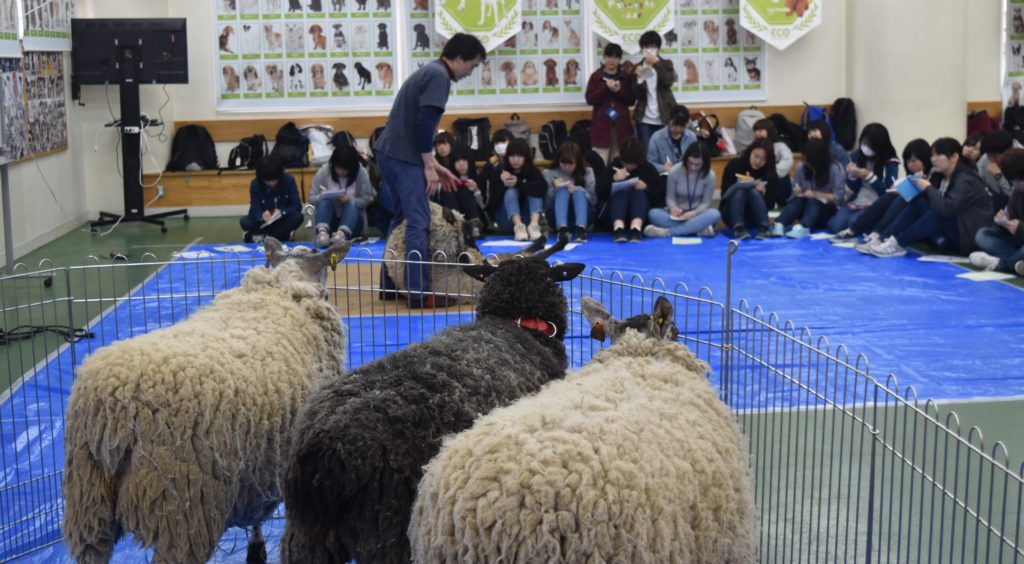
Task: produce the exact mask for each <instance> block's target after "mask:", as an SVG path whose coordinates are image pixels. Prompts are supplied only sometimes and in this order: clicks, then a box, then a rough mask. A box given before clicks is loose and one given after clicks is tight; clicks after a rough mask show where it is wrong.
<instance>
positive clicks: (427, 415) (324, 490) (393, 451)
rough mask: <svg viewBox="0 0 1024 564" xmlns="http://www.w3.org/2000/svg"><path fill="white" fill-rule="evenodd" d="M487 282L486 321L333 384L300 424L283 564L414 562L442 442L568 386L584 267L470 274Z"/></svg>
mask: <svg viewBox="0 0 1024 564" xmlns="http://www.w3.org/2000/svg"><path fill="white" fill-rule="evenodd" d="M465 268H466V269H467V271H468V272H470V273H471V274H472V275H473V276H476V277H478V278H482V279H483V278H485V279H486V283H485V284H484V286H483V289H482V291H481V293H480V300H479V303H478V304H477V307H476V313H477V319H476V321H474V322H472V323H469V324H465V325H461V326H458V327H453V328H450V329H448V330H446V331H445V332H443V333H441V334H439V335H436V336H434V337H433V338H432V339H430V340H428V341H425V342H422V343H419V344H415V345H412V346H410V347H408V348H407V349H405V350H403V351H400V352H397V353H394V354H392V355H390V356H387V357H385V358H383V359H380V360H377V361H375V362H372V363H370V364H367V365H365V366H363V367H362V368H360V369H359V370H358V371H356V372H355V373H353V374H352V375H351V376H350V377H346V378H336V379H331V380H323V381H322V382H323V384H322V385H320V386H318V387H317V389H316V390H315V391H314V392H313V393H311V394H310V396H309V398H307V400H306V402H305V404H304V405H303V407H302V410H301V412H300V414H299V418H298V420H297V422H296V425H295V428H294V432H293V436H292V444H293V449H292V452H291V454H290V455H289V457H290V462H289V465H288V470H287V472H286V474H285V486H284V499H285V519H286V522H285V532H284V537H283V538H282V541H281V561H282V562H295V563H303V564H310V563H319V562H347V561H349V560H352V559H355V560H356V561H357V562H406V561H408V560H409V541H408V537H407V536H406V530H407V529H408V525H409V515H410V513H411V511H412V504H413V500H414V499H415V496H416V484H417V483H419V480H420V476H422V473H423V465H425V464H426V463H427V462H428V461H429V460H430V459H431V458H432V457H433V456H434V455H435V454H437V451H438V449H440V448H441V439H442V438H443V437H444V436H445V435H447V434H450V433H456V432H458V431H461V430H463V429H467V428H469V426H470V425H471V424H472V423H473V419H475V418H476V417H478V416H479V415H480V414H482V413H487V412H488V411H490V410H491V409H493V408H495V407H498V406H503V405H508V404H510V403H512V402H513V401H515V400H516V399H518V398H520V397H522V396H524V395H528V394H531V393H533V392H535V391H537V390H539V389H540V388H541V386H543V385H544V384H545V383H547V382H548V381H550V380H554V379H556V378H561V377H562V376H563V375H564V373H565V369H566V367H567V366H568V359H567V356H566V352H565V345H564V343H563V339H564V337H565V334H564V331H565V323H566V316H567V304H566V299H565V295H564V294H563V292H562V289H561V288H560V287H559V286H558V284H556V283H557V282H561V281H566V280H571V279H572V278H574V277H575V276H577V275H578V274H579V273H580V271H582V270H583V265H582V264H563V265H559V266H548V264H547V263H546V262H544V261H542V260H538V259H537V258H528V259H521V260H512V261H508V262H505V263H502V264H501V265H499V266H493V265H490V264H483V265H474V266H467V267H465Z"/></svg>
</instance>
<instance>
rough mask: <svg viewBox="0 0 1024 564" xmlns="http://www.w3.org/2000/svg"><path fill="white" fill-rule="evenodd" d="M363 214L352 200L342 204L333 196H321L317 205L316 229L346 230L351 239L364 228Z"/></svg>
mask: <svg viewBox="0 0 1024 564" xmlns="http://www.w3.org/2000/svg"><path fill="white" fill-rule="evenodd" d="M362 224H363V214H362V210H360V209H359V206H357V205H356V203H355V202H354V201H352V200H349V201H348V202H346V203H344V204H342V203H340V202H339V201H338V200H337V199H335V198H331V197H321V198H320V201H319V202H318V203H317V205H316V230H320V229H321V228H322V229H326V230H327V231H329V232H332V233H333V232H334V231H338V230H341V231H344V232H345V234H346V235H347V236H348V237H349V238H350V239H351V238H352V237H356V236H358V235H359V234H360V233H361V232H362V230H363V225H362Z"/></svg>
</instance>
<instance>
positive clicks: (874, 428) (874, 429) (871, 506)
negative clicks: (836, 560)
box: [864, 385, 880, 564]
mask: <svg viewBox="0 0 1024 564" xmlns="http://www.w3.org/2000/svg"><path fill="white" fill-rule="evenodd" d="M865 419H866V418H865ZM878 434H879V430H878V386H877V385H876V386H875V397H874V400H873V401H872V403H871V457H870V462H869V464H871V471H870V472H868V538H867V540H866V544H865V551H864V562H865V563H866V564H871V548H872V544H873V541H874V534H875V526H874V521H875V449H876V448H877V447H878V441H879V440H880V439H879V438H878Z"/></svg>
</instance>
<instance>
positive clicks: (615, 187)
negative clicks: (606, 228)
mask: <svg viewBox="0 0 1024 564" xmlns="http://www.w3.org/2000/svg"><path fill="white" fill-rule="evenodd" d="M658 179H659V176H658V171H657V169H655V168H654V165H652V164H651V163H649V162H647V159H646V158H645V157H644V145H643V143H641V142H640V140H639V139H637V138H636V137H629V138H626V139H625V140H623V141H622V144H621V145H620V146H619V156H618V157H617V158H616V159H614V160H613V161H612V162H611V164H610V165H609V166H608V168H607V170H605V172H604V176H602V177H601V180H600V181H599V182H598V184H597V197H598V200H599V201H602V200H603V201H607V202H608V206H607V207H608V211H607V213H608V218H609V220H610V221H611V224H612V239H613V240H614V241H615V242H616V243H625V242H627V241H628V242H630V243H639V242H640V240H641V239H643V231H641V230H642V229H643V227H644V220H645V219H647V209H648V207H649V206H651V205H652V201H656V200H657V195H656V194H651V193H650V192H651V191H652V190H655V189H656V188H657V185H658ZM664 199H665V196H664V192H662V195H661V201H662V202H664ZM662 205H664V204H662ZM627 222H628V223H629V231H628V232H627V231H626V223H627Z"/></svg>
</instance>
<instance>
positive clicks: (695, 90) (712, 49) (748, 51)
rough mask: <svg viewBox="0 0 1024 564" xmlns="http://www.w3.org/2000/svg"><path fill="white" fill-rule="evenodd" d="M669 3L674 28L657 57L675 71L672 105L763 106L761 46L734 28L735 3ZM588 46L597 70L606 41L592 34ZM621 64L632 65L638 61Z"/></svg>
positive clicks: (681, 0) (632, 58)
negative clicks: (744, 103) (756, 103)
mask: <svg viewBox="0 0 1024 564" xmlns="http://www.w3.org/2000/svg"><path fill="white" fill-rule="evenodd" d="M675 1H676V5H675V11H674V13H675V14H676V16H675V26H674V27H673V28H672V29H671V30H670V31H668V32H666V33H665V34H664V35H662V42H661V56H662V58H665V59H668V60H670V61H672V64H673V66H674V67H675V71H676V79H677V80H676V83H675V85H674V86H673V90H674V91H675V92H676V99H677V100H679V101H680V102H682V103H691V102H732V101H756V100H764V99H765V98H766V96H767V94H766V92H767V91H766V89H765V47H764V42H763V41H761V39H759V38H758V37H757V36H756V35H754V34H753V33H747V31H746V30H745V29H743V28H742V27H740V23H739V22H740V17H739V1H738V0H675ZM593 41H594V46H595V51H594V53H595V58H594V61H593V64H594V65H600V64H601V54H602V53H603V52H604V46H605V45H607V41H606V40H605V39H604V38H602V37H600V36H599V35H597V34H596V33H595V34H594V38H593ZM625 59H627V60H629V61H631V62H638V61H639V60H640V56H639V55H626V57H625ZM593 68H597V66H595V67H593Z"/></svg>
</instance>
